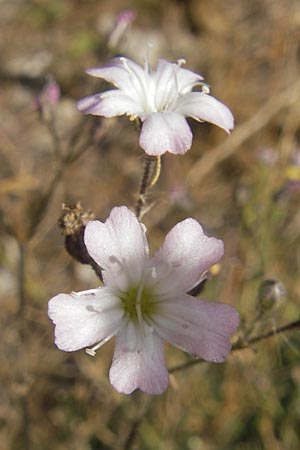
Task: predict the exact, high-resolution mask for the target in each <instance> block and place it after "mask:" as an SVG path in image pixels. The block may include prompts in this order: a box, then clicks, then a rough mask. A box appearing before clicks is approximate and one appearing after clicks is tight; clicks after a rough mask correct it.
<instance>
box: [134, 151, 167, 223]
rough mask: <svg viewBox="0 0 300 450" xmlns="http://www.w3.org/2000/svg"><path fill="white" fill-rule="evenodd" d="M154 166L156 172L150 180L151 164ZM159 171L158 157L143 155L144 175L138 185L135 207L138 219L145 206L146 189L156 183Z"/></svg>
mask: <svg viewBox="0 0 300 450" xmlns="http://www.w3.org/2000/svg"><path fill="white" fill-rule="evenodd" d="M154 163H155V164H156V170H155V173H154V175H153V177H152V180H150V176H151V173H152V170H153V164H154ZM160 169H161V159H160V156H149V155H145V165H144V173H143V177H142V180H141V184H140V190H139V197H138V200H137V203H136V206H135V214H136V216H137V218H138V219H140V218H141V217H142V215H143V206H145V198H146V193H147V190H148V189H151V188H152V187H153V186H154V185H155V183H156V182H157V180H158V178H159V175H160Z"/></svg>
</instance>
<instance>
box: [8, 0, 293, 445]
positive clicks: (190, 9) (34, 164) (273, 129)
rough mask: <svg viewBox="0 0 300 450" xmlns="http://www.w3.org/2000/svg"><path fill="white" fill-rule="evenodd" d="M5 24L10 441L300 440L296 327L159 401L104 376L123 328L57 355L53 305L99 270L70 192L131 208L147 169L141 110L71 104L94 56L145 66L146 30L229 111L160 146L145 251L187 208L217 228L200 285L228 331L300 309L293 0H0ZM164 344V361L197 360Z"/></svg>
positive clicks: (180, 376)
mask: <svg viewBox="0 0 300 450" xmlns="http://www.w3.org/2000/svg"><path fill="white" fill-rule="evenodd" d="M0 26H1V35H0V79H1V83H0V105H1V110H0V119H1V120H0V174H1V179H0V230H1V237H0V264H1V267H0V302H1V308H0V318H1V329H0V333H1V340H0V346H1V351H0V374H1V385H0V436H1V437H0V442H1V445H0V447H1V448H3V450H6V449H13V450H15V449H16V450H50V449H51V450H53V449H55V450H60V449H66V448H70V449H71V448H72V449H73V450H109V449H136V450H137V449H139V450H144V449H145V450H155V449H160V450H263V449H266V450H270V449H271V450H299V448H300V436H299V422H300V393H299V383H300V337H299V332H298V333H297V332H290V333H281V334H277V335H276V334H275V335H274V336H273V337H272V338H271V339H266V340H262V341H261V342H259V343H257V344H253V345H252V346H250V348H247V349H244V350H240V351H236V352H233V353H232V354H231V355H230V356H229V358H228V360H227V361H226V362H225V363H224V364H221V365H218V364H212V363H211V364H209V363H201V364H196V365H193V366H191V367H189V368H186V369H184V370H177V371H174V372H173V373H172V375H171V384H170V387H169V389H168V390H167V391H166V393H165V394H163V395H161V396H158V397H152V398H151V397H149V396H148V395H146V394H139V393H137V394H134V395H131V396H125V395H121V394H118V393H117V392H115V391H114V390H113V388H112V387H111V386H110V384H109V381H108V370H109V367H110V362H111V358H112V350H113V342H112V343H108V344H107V345H105V346H104V347H102V348H101V350H99V351H98V352H97V355H96V357H95V358H91V357H90V356H88V355H86V354H85V352H84V351H79V352H75V353H72V354H67V353H63V352H61V351H59V350H58V349H57V348H56V347H55V345H54V343H53V327H52V324H51V322H50V321H49V319H48V318H47V302H48V300H49V299H50V298H51V297H52V296H54V295H56V294H57V293H60V292H66V293H68V292H70V291H72V290H74V291H76V290H77V291H80V290H84V289H90V288H93V287H96V286H98V284H99V280H98V279H97V277H96V275H95V274H94V272H93V270H92V269H91V268H90V267H89V266H83V265H81V264H79V263H78V262H76V261H75V260H73V259H72V258H71V256H70V255H68V253H67V252H66V251H65V249H64V236H63V234H62V230H61V229H60V228H59V226H58V220H59V218H60V216H61V214H62V204H63V203H66V204H67V205H73V204H76V203H77V202H78V201H80V202H81V205H82V207H83V209H84V210H86V211H90V210H91V211H93V213H94V214H95V217H97V218H99V219H101V220H105V219H106V217H107V216H108V214H109V212H110V210H111V208H112V207H113V206H116V205H122V204H125V205H128V206H129V207H134V205H135V202H136V200H137V194H138V189H139V183H140V179H141V176H142V168H143V152H142V151H141V149H139V147H138V131H137V130H136V129H135V127H134V124H132V123H130V122H129V120H128V119H127V118H124V117H121V118H113V119H104V120H102V119H100V118H95V117H92V116H89V117H82V115H81V114H79V113H78V112H77V111H76V107H75V103H76V101H77V100H78V99H80V98H81V97H83V96H85V95H89V94H91V93H95V92H97V91H101V90H102V89H106V88H107V86H108V85H107V84H106V83H104V82H102V81H101V80H98V79H92V78H91V77H89V76H88V75H86V74H85V72H84V71H85V69H86V68H87V67H94V66H97V65H98V66H100V65H103V64H105V63H106V62H107V61H108V59H109V58H110V57H111V56H113V55H116V54H122V55H125V56H128V57H131V58H133V59H134V60H136V61H138V62H140V63H143V60H144V57H145V53H146V48H147V43H148V42H151V43H153V48H152V49H151V52H150V60H151V63H152V65H153V67H155V64H156V60H157V57H163V58H165V59H167V60H170V61H176V60H177V59H179V58H184V59H185V60H186V61H187V64H186V67H187V68H189V69H191V70H193V71H195V72H197V73H201V74H202V75H203V76H204V77H205V81H206V82H207V83H208V84H209V85H210V86H211V94H212V95H213V96H215V97H217V98H218V99H220V100H221V101H222V102H223V103H225V104H226V105H228V106H229V107H230V109H231V110H232V111H233V114H234V116H235V119H236V128H235V130H234V131H233V133H232V134H231V135H230V136H229V137H228V136H227V135H226V134H225V133H224V132H223V131H222V130H219V129H218V128H216V127H213V126H211V125H209V124H198V123H197V122H194V121H191V122H190V124H191V127H192V130H193V133H194V141H193V146H192V148H191V150H189V152H188V153H187V154H186V155H185V156H183V157H179V156H177V157H175V156H172V155H169V154H167V155H164V157H163V160H162V173H161V177H160V179H159V181H158V183H157V185H156V186H155V188H154V189H153V190H152V191H151V193H150V195H149V198H148V201H149V204H151V205H152V209H151V210H150V211H149V212H148V213H147V214H146V215H145V216H144V218H143V222H144V223H145V224H146V226H147V229H148V237H149V240H150V244H151V248H152V251H155V249H157V248H158V247H159V246H160V244H161V243H162V242H163V239H164V236H165V234H166V232H167V231H168V230H169V229H170V228H171V227H172V226H173V225H174V224H175V223H177V222H178V221H179V220H182V219H184V218H186V217H194V218H196V219H197V220H199V221H200V222H201V224H202V225H203V226H204V228H205V230H206V232H207V233H208V234H210V235H214V236H217V237H219V238H222V239H223V240H224V243H225V255H224V257H223V259H222V261H221V263H220V264H219V266H218V267H217V270H216V272H217V273H216V274H215V275H213V276H212V277H211V279H210V280H208V282H207V283H206V285H205V290H204V292H203V293H201V296H202V297H205V298H207V299H210V300H212V301H215V300H216V301H217V300H219V301H223V302H226V303H230V304H232V305H233V306H235V307H236V308H237V309H238V310H239V312H240V314H241V317H242V324H241V327H240V330H239V332H238V333H237V335H236V336H235V337H233V343H235V342H239V343H241V342H242V343H243V344H245V345H247V342H248V341H249V340H251V338H253V337H255V336H258V335H261V334H264V333H267V332H268V331H272V330H273V331H274V332H275V331H276V329H277V328H279V327H281V326H282V325H284V324H287V323H289V322H293V321H295V320H297V319H299V309H300V282H299V278H300V277H299V266H300V245H299V244H300V208H299V206H300V200H299V199H300V197H299V194H300V146H299V131H300V130H299V117H300V114H299V113H300V101H299V100H300V77H299V68H300V46H299V45H300V40H299V39H300V4H299V1H298V0H281V1H280V0H251V1H250V0H240V1H235V0H227V1H225V2H224V1H221V0H209V1H208V0H186V1H184V0H164V1H160V0H140V1H138V0H136V1H134V0H132V1H129V0H128V1H124V0H110V1H105V0H103V1H102V0H86V1H83V0H81V1H80V0H64V1H61V0H51V1H49V0H35V1H30V0H27V1H26V0H7V1H5V0H1V1H0ZM270 280H271V281H270ZM235 345H236V346H237V344H235ZM166 352H167V361H168V366H169V367H170V368H172V367H174V366H176V365H180V364H184V363H186V362H189V361H191V360H192V359H193V358H192V357H191V356H189V355H187V354H184V353H183V352H180V351H177V350H175V349H173V348H170V347H166Z"/></svg>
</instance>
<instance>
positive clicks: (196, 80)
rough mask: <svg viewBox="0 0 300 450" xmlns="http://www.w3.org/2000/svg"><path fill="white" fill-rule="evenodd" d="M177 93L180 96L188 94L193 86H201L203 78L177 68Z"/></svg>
mask: <svg viewBox="0 0 300 450" xmlns="http://www.w3.org/2000/svg"><path fill="white" fill-rule="evenodd" d="M176 78H177V83H178V91H179V93H180V94H186V93H187V92H190V91H191V90H192V89H193V87H194V86H196V85H197V84H201V83H200V81H201V80H203V77H202V76H201V75H199V74H197V73H195V72H192V71H191V70H188V69H183V68H182V67H180V68H179V70H178V72H177V74H176Z"/></svg>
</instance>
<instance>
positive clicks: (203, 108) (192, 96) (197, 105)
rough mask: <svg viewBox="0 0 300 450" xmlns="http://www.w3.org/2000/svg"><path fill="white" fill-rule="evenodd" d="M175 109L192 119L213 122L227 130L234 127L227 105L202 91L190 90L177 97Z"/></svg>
mask: <svg viewBox="0 0 300 450" xmlns="http://www.w3.org/2000/svg"><path fill="white" fill-rule="evenodd" d="M176 111H177V112H178V113H179V114H184V115H185V116H190V117H193V118H194V119H199V120H203V121H205V122H210V123H213V124H214V125H217V126H218V127H220V128H223V129H224V130H225V131H227V132H229V130H232V129H233V127H234V118H233V115H232V113H231V111H230V110H229V109H228V108H227V106H225V105H224V104H223V103H221V102H219V100H217V99H216V98H214V97H212V96H211V95H208V94H205V93H204V92H191V93H188V94H185V95H183V96H182V97H179V99H178V101H177V106H176Z"/></svg>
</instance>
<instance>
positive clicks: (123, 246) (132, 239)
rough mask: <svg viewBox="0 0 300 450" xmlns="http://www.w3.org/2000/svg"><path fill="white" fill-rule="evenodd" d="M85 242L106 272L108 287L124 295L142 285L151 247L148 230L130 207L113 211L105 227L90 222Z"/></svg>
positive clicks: (85, 234)
mask: <svg viewBox="0 0 300 450" xmlns="http://www.w3.org/2000/svg"><path fill="white" fill-rule="evenodd" d="M84 241H85V245H86V247H87V250H88V252H89V254H90V255H91V257H92V258H93V259H94V260H95V261H96V263H97V264H98V265H99V266H100V267H102V268H103V269H104V270H105V271H106V272H104V274H103V275H104V280H105V283H107V284H112V285H114V286H117V287H118V288H119V289H121V290H122V291H126V289H127V288H128V286H129V285H130V286H131V287H132V286H133V285H137V284H138V283H139V281H140V279H141V276H142V273H143V269H144V266H145V264H146V262H147V261H148V251H149V250H148V243H147V239H146V235H145V229H144V227H143V226H142V225H141V224H140V223H139V221H138V220H137V218H136V216H135V215H134V214H133V212H132V211H130V210H129V209H128V208H127V207H126V206H119V207H115V208H113V209H112V211H111V213H110V216H109V218H108V219H107V220H106V222H105V223H102V222H99V221H98V220H94V221H91V222H89V223H88V224H87V226H86V229H85V233H84Z"/></svg>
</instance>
